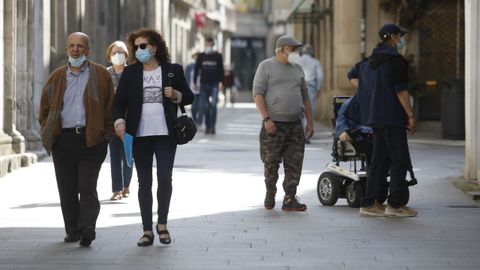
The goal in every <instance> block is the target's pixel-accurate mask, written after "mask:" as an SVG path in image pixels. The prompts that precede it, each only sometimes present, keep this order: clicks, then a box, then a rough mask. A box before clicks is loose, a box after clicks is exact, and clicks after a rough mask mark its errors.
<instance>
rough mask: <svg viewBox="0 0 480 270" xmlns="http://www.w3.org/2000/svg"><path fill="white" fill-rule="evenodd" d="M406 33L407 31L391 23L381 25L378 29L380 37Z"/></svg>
mask: <svg viewBox="0 0 480 270" xmlns="http://www.w3.org/2000/svg"><path fill="white" fill-rule="evenodd" d="M406 33H407V31H404V30H402V29H401V28H400V27H399V26H398V25H396V24H392V23H389V24H385V25H384V26H382V28H380V31H378V35H379V36H380V38H381V39H385V38H389V37H390V36H391V35H396V34H400V36H403V35H404V34H406Z"/></svg>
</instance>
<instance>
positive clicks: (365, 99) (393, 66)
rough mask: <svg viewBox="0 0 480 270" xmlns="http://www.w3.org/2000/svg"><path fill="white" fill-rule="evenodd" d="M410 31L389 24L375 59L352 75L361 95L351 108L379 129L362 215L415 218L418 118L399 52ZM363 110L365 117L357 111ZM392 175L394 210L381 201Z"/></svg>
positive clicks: (349, 110)
mask: <svg viewBox="0 0 480 270" xmlns="http://www.w3.org/2000/svg"><path fill="white" fill-rule="evenodd" d="M405 33H406V32H405V31H403V30H402V29H400V27H398V26H397V25H394V24H386V25H384V26H383V27H382V28H381V29H380V31H379V36H380V39H381V41H380V42H379V43H378V45H377V47H376V48H375V49H374V50H373V53H372V55H371V56H370V57H368V58H366V59H364V60H362V61H361V62H359V63H357V64H356V65H355V66H354V67H353V68H352V69H351V70H350V72H349V73H348V78H349V79H350V81H351V83H352V84H353V85H354V86H355V87H357V88H358V92H357V93H356V95H355V96H354V99H353V100H352V102H351V103H350V105H349V108H347V111H346V115H347V116H348V117H350V118H351V119H353V118H356V117H359V118H360V122H361V123H362V124H363V125H367V126H370V127H372V128H373V130H374V132H373V154H372V162H371V166H370V167H369V170H368V180H367V188H366V192H365V196H364V198H363V202H362V207H361V208H360V215H365V216H382V217H383V216H391V217H414V216H416V215H417V212H415V211H414V210H412V209H411V208H409V207H407V206H406V204H407V202H408V199H409V190H408V182H407V181H406V180H405V177H406V174H407V170H408V169H409V168H410V166H411V161H410V154H409V150H408V143H407V130H408V131H410V133H411V134H413V133H415V126H416V125H415V116H414V115H413V110H412V107H411V105H410V99H409V94H408V91H407V87H408V62H407V61H406V60H405V59H404V58H403V56H402V55H401V54H400V53H399V52H398V50H399V49H401V48H402V47H403V44H404V40H403V35H404V34H405ZM355 107H356V108H359V110H360V115H355V114H354V113H352V112H353V111H355V110H353V108H355ZM388 173H390V185H389V196H388V206H387V207H386V208H385V207H384V206H383V205H381V204H380V203H379V202H378V199H379V198H380V197H381V194H382V189H383V187H384V186H385V181H386V180H385V179H386V178H387V176H388Z"/></svg>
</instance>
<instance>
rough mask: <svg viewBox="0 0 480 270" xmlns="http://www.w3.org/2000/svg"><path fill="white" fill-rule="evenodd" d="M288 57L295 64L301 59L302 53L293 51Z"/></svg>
mask: <svg viewBox="0 0 480 270" xmlns="http://www.w3.org/2000/svg"><path fill="white" fill-rule="evenodd" d="M287 59H288V62H289V63H290V64H295V63H297V62H298V60H299V59H300V54H299V53H298V52H291V53H289V54H288V58H287Z"/></svg>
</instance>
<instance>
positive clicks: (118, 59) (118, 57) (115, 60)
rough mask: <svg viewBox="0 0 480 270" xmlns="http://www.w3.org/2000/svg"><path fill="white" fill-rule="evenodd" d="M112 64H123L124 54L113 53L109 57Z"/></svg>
mask: <svg viewBox="0 0 480 270" xmlns="http://www.w3.org/2000/svg"><path fill="white" fill-rule="evenodd" d="M110 60H111V61H112V64H113V65H115V66H121V65H125V60H126V57H125V54H123V53H115V54H114V55H113V56H112V57H110Z"/></svg>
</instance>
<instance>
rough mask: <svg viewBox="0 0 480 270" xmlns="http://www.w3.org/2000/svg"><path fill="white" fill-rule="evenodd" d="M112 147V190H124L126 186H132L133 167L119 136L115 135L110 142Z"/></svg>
mask: <svg viewBox="0 0 480 270" xmlns="http://www.w3.org/2000/svg"><path fill="white" fill-rule="evenodd" d="M108 146H109V148H110V169H111V172H112V191H113V192H118V191H122V190H123V188H124V187H129V186H130V181H131V180H132V168H131V167H128V165H127V160H126V158H125V153H124V152H123V142H122V139H120V138H119V137H117V136H113V138H112V140H111V141H110V143H109V144H108Z"/></svg>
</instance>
